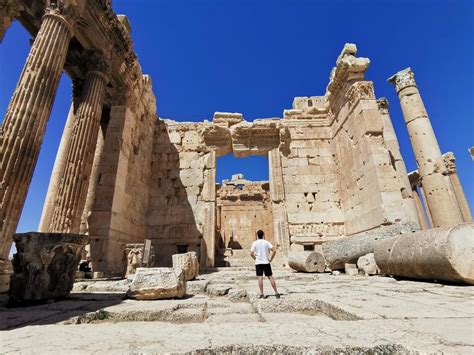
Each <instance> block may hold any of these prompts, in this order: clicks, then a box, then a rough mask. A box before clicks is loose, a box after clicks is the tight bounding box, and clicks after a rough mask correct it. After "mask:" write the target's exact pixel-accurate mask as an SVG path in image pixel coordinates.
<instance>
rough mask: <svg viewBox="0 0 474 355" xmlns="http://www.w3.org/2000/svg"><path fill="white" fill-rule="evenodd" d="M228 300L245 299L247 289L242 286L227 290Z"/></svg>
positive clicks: (238, 300)
mask: <svg viewBox="0 0 474 355" xmlns="http://www.w3.org/2000/svg"><path fill="white" fill-rule="evenodd" d="M228 297H229V301H232V302H242V301H245V300H246V299H247V290H245V289H243V288H236V289H231V290H229V293H228Z"/></svg>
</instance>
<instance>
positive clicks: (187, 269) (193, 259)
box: [172, 251, 199, 281]
mask: <svg viewBox="0 0 474 355" xmlns="http://www.w3.org/2000/svg"><path fill="white" fill-rule="evenodd" d="M172 260H173V268H174V269H175V270H176V272H177V273H180V272H181V270H184V277H185V279H186V281H190V280H194V279H195V278H196V277H197V276H198V275H199V261H198V255H197V253H196V252H194V251H193V252H189V253H184V254H174V255H173V256H172Z"/></svg>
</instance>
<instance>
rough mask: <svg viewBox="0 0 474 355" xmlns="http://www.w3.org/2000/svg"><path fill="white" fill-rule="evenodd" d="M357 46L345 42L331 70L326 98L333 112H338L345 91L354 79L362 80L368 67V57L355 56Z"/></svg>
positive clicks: (342, 103)
mask: <svg viewBox="0 0 474 355" xmlns="http://www.w3.org/2000/svg"><path fill="white" fill-rule="evenodd" d="M356 53H357V47H356V46H355V44H351V43H346V45H345V46H344V48H343V50H342V52H341V54H340V55H339V57H338V59H337V62H336V66H335V67H334V68H333V70H332V71H331V75H330V77H329V84H328V86H327V89H326V99H327V101H328V103H329V106H330V107H331V109H332V110H333V111H334V112H336V113H337V112H339V110H340V108H341V106H342V105H344V102H343V100H344V98H345V93H346V91H347V90H348V89H349V87H350V86H351V85H352V84H353V83H354V82H355V81H363V80H364V76H365V72H366V70H367V68H368V67H369V64H370V60H369V59H368V58H358V57H355V54H356Z"/></svg>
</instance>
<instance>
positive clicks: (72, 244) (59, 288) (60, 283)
mask: <svg viewBox="0 0 474 355" xmlns="http://www.w3.org/2000/svg"><path fill="white" fill-rule="evenodd" d="M13 241H14V242H15V245H16V250H17V253H16V254H14V255H13V260H12V265H13V272H14V274H13V275H12V277H11V282H10V292H9V302H10V304H13V305H16V304H27V303H30V302H34V301H46V300H50V299H55V298H61V297H66V296H67V295H69V292H71V290H72V287H73V284H74V278H75V277H74V276H75V273H76V270H77V267H78V264H79V261H80V260H81V253H82V250H83V248H84V246H85V245H86V244H88V243H89V242H90V240H89V239H88V238H87V237H86V236H83V235H78V234H66V233H34V232H30V233H19V234H15V235H14V236H13Z"/></svg>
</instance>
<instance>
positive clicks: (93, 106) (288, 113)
mask: <svg viewBox="0 0 474 355" xmlns="http://www.w3.org/2000/svg"><path fill="white" fill-rule="evenodd" d="M14 19H17V20H18V21H20V22H21V24H22V25H23V26H24V27H25V28H26V29H27V30H28V31H29V32H30V33H31V35H32V36H33V37H34V41H33V44H32V47H31V51H30V54H29V56H28V58H26V63H25V66H24V70H23V72H22V74H21V76H20V78H19V81H18V85H17V87H16V89H15V92H14V93H13V96H12V99H11V102H10V105H9V107H8V110H7V113H6V116H5V118H4V121H3V124H2V128H1V142H0V144H1V169H0V174H1V176H0V181H1V185H0V202H1V210H0V227H1V234H0V251H1V255H0V256H1V258H2V260H3V263H2V265H4V266H3V268H4V269H5V268H7V266H6V265H7V264H8V262H7V260H8V254H9V251H10V247H11V243H12V236H13V234H14V233H15V229H16V227H17V224H18V220H19V217H20V214H21V210H22V208H23V204H24V201H25V198H26V193H27V191H28V186H29V183H30V181H31V177H32V175H33V171H34V168H35V164H36V161H37V158H38V154H39V151H40V147H41V143H42V140H43V137H44V132H45V128H46V123H47V121H48V119H49V116H50V112H51V108H52V105H53V102H54V98H55V93H56V90H57V87H58V83H59V79H60V76H61V73H62V72H63V71H65V72H66V73H67V75H68V76H69V77H70V78H71V79H72V82H73V88H72V92H73V97H72V102H71V109H70V112H69V116H68V117H67V120H66V125H65V129H64V133H63V136H62V140H61V144H60V148H59V151H58V154H57V157H56V162H55V165H54V170H53V173H52V176H51V181H50V185H49V189H48V194H47V198H46V201H45V204H44V208H43V214H42V218H41V223H40V226H39V231H40V232H61V233H73V234H87V235H88V236H89V238H90V244H89V246H88V247H87V250H88V251H87V253H88V256H87V258H88V259H89V260H90V261H91V267H92V270H93V271H95V272H103V273H104V274H105V275H123V274H124V273H125V270H126V265H125V263H126V259H124V257H123V254H124V249H125V248H126V244H133V243H143V241H144V239H150V240H151V243H152V246H153V249H154V252H155V265H158V266H171V263H172V255H173V254H177V253H181V252H191V251H194V252H197V255H198V258H199V263H200V267H201V268H210V267H214V266H218V265H229V261H228V260H231V259H232V258H229V255H231V256H232V255H237V254H238V253H239V250H246V249H248V247H249V243H251V240H253V238H254V236H253V235H252V234H251V233H254V232H255V231H254V229H256V226H257V225H260V226H261V227H260V228H263V229H265V231H266V233H267V235H268V236H269V238H270V239H271V240H272V241H273V242H274V244H275V245H276V246H277V249H278V250H279V256H280V259H279V262H280V263H281V264H282V265H286V262H287V261H286V257H287V255H288V253H289V252H290V251H300V250H301V251H302V250H320V249H321V248H322V245H323V244H324V243H327V242H331V241H337V240H340V239H341V237H342V238H354V237H357V236H361V235H362V236H365V235H376V234H377V233H379V234H381V235H390V236H391V235H397V234H400V233H401V232H407V233H410V232H413V231H417V230H420V229H429V228H432V227H446V226H452V225H455V224H458V223H462V222H470V221H471V215H470V212H469V207H468V204H467V202H466V199H465V196H464V193H463V191H462V187H461V184H460V182H459V179H458V178H457V174H456V166H455V158H454V156H453V155H452V153H448V154H445V155H442V152H441V150H440V148H439V146H438V143H437V140H436V136H435V134H434V132H433V129H432V127H431V124H430V121H429V118H428V114H427V112H426V110H425V107H424V105H423V102H422V100H421V96H420V94H419V92H418V89H417V86H416V82H415V79H414V74H413V72H412V71H411V70H410V69H406V70H403V71H400V72H398V73H397V74H396V75H394V76H393V77H392V78H390V81H391V82H393V83H394V85H395V87H396V90H397V93H398V95H399V98H400V103H401V106H402V110H403V115H404V118H405V121H406V125H407V128H408V131H409V134H410V138H411V141H412V145H413V149H414V152H415V156H416V159H417V163H418V166H419V169H418V171H416V172H412V173H410V174H407V171H406V167H405V164H404V161H403V158H402V156H401V154H400V149H399V146H398V141H397V137H396V134H395V131H394V128H393V125H392V122H391V118H390V114H389V105H388V102H387V100H386V99H384V98H379V99H378V98H377V97H376V95H375V92H374V87H373V83H372V82H371V81H369V80H366V78H365V72H366V70H367V68H368V66H369V63H370V60H369V59H367V58H363V57H358V56H357V49H356V46H355V45H354V44H346V45H345V46H344V48H343V50H342V52H341V53H340V55H339V57H338V58H337V60H336V65H335V67H334V68H333V69H332V71H331V72H330V76H329V83H328V85H327V88H326V91H325V93H324V95H322V96H310V97H296V98H294V100H293V106H292V107H291V108H290V109H285V110H283V114H282V117H271V118H260V119H255V120H254V121H252V122H249V121H246V120H245V119H244V117H243V116H242V115H241V114H239V113H225V112H216V113H215V114H214V117H209V118H208V119H209V120H203V122H199V123H194V122H192V123H191V122H176V121H172V120H167V119H161V118H160V117H159V116H158V115H157V113H156V99H155V96H154V94H153V91H152V83H151V79H150V78H149V77H148V76H146V75H144V74H143V73H142V71H141V67H140V64H139V62H138V59H137V56H136V54H135V52H134V49H133V44H132V41H131V38H130V30H131V26H130V24H129V22H128V20H127V18H126V17H125V16H123V15H116V14H115V13H114V11H113V10H112V7H111V2H110V1H108V0H96V1H93V0H88V1H85V0H84V1H81V0H76V1H74V0H57V1H52V0H48V1H34V2H32V1H26V0H21V1H11V0H3V1H0V26H1V27H0V38H3V35H4V32H5V31H6V29H7V27H8V25H9V24H10V22H11V21H13V20H14ZM314 91H315V92H318V91H320V92H324V90H323V89H322V88H315V89H314ZM217 109H219V108H217ZM227 154H233V155H234V156H236V157H246V156H249V155H267V156H268V161H269V167H268V169H269V172H270V174H269V181H268V182H254V183H249V182H247V181H238V180H239V179H242V180H244V179H243V177H239V176H237V177H235V178H234V179H231V180H230V181H227V182H226V183H224V184H216V159H217V158H218V157H220V156H224V155H227ZM236 180H237V181H236ZM424 211H426V213H425V212H424ZM425 214H426V216H427V217H426V218H425ZM226 262H227V264H226ZM230 264H232V263H230Z"/></svg>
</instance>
